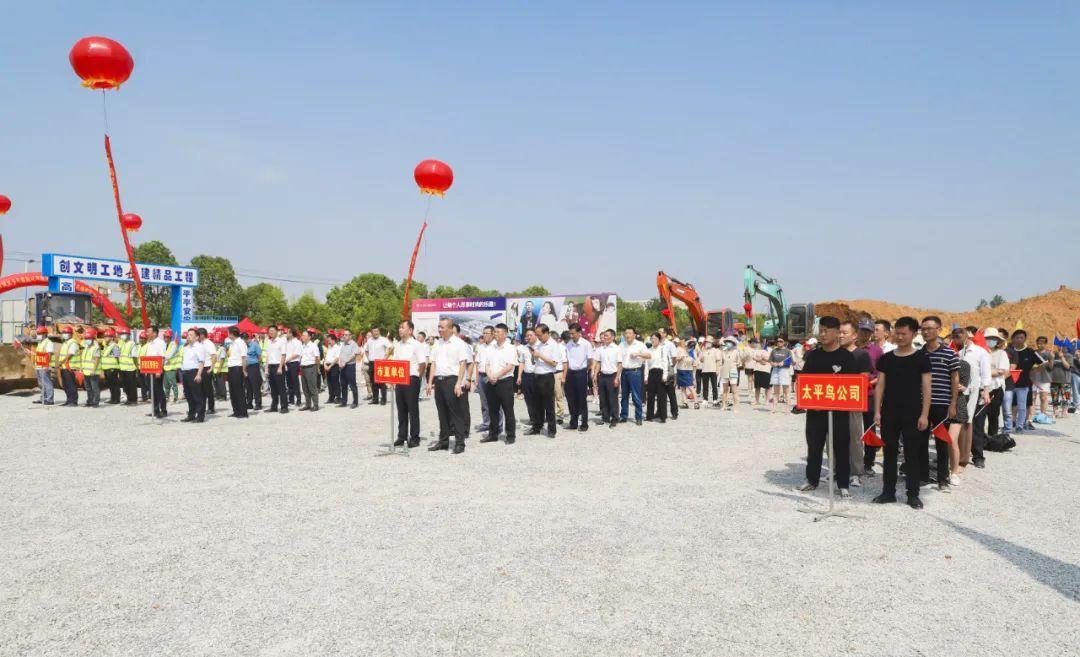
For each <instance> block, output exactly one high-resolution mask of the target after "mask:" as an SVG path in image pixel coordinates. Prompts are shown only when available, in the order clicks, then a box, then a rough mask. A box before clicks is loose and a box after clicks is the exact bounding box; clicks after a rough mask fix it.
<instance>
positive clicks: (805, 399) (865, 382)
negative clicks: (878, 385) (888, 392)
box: [795, 374, 870, 412]
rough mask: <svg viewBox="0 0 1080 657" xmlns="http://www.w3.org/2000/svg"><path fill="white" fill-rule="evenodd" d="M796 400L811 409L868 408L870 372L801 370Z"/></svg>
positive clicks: (855, 409) (801, 405)
mask: <svg viewBox="0 0 1080 657" xmlns="http://www.w3.org/2000/svg"><path fill="white" fill-rule="evenodd" d="M795 388H796V390H795V400H796V404H797V405H798V407H799V408H801V409H804V410H808V411H858V412H865V411H866V409H867V403H868V401H869V397H870V394H869V389H870V377H869V375H867V374H800V375H799V378H798V379H797V380H796V382H795Z"/></svg>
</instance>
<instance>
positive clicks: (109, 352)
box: [101, 329, 120, 404]
mask: <svg viewBox="0 0 1080 657" xmlns="http://www.w3.org/2000/svg"><path fill="white" fill-rule="evenodd" d="M103 342H104V344H103V345H102V347H101V380H102V385H103V386H104V387H107V388H108V389H109V402H108V403H110V404H119V403H120V343H118V342H117V341H116V331H114V330H112V329H105V339H104V340H103Z"/></svg>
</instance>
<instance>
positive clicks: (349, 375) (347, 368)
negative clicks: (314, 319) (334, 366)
mask: <svg viewBox="0 0 1080 657" xmlns="http://www.w3.org/2000/svg"><path fill="white" fill-rule="evenodd" d="M359 354H360V345H358V344H356V340H353V334H352V331H350V330H348V329H346V330H345V332H344V334H343V337H342V338H341V351H339V352H338V367H339V368H340V369H341V400H340V402H339V403H338V406H339V407H341V408H345V407H346V406H349V407H350V408H356V407H357V405H359V403H360V397H359V393H358V392H357V389H356V357H357V355H359ZM350 390H351V391H352V395H353V401H352V405H351V406H350V405H349V391H350Z"/></svg>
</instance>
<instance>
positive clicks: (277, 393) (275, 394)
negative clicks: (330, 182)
mask: <svg viewBox="0 0 1080 657" xmlns="http://www.w3.org/2000/svg"><path fill="white" fill-rule="evenodd" d="M280 370H281V365H273V364H271V365H270V366H268V367H267V375H268V376H269V377H270V410H271V411H276V410H278V408H279V404H280V408H282V409H284V410H288V408H289V395H288V394H287V393H286V392H285V373H284V372H282V371H280Z"/></svg>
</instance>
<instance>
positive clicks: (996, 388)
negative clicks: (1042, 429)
mask: <svg viewBox="0 0 1080 657" xmlns="http://www.w3.org/2000/svg"><path fill="white" fill-rule="evenodd" d="M983 335H984V337H985V338H986V346H988V347H990V406H988V407H987V409H986V411H985V412H983V416H984V417H985V419H986V421H987V423H988V425H989V426H988V428H989V431H990V432H989V433H987V434H985V435H987V436H996V435H997V434H998V427H999V424H998V422H999V420H998V415H999V414H1001V413H1004V417H1005V424H1009V420H1010V419H1011V418H1010V417H1009V414H1010V413H1011V412H1012V409H1011V408H1006V407H1005V406H1004V405H1003V402H1004V400H1005V377H1007V376H1009V367H1010V365H1009V355H1008V354H1007V353H1005V340H1004V339H1002V337H1001V334H1000V333H998V331H997V329H995V328H988V329H986V332H985V333H984V334H983ZM976 422H977V423H978V426H979V427H980V430H981V427H982V421H981V420H978V419H976Z"/></svg>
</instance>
